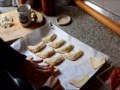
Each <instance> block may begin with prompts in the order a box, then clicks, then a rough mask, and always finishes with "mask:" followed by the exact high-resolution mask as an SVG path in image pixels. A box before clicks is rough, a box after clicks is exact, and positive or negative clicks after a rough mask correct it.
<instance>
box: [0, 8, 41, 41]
mask: <svg viewBox="0 0 120 90" xmlns="http://www.w3.org/2000/svg"><path fill="white" fill-rule="evenodd" d="M35 12H36V14H37V17H38V21H37V23H35V22H34V21H32V23H31V25H30V26H28V27H23V26H22V25H21V23H20V22H19V18H18V12H17V10H14V11H11V12H7V13H3V14H0V16H11V17H12V18H13V26H11V27H10V28H0V38H2V39H3V40H4V41H6V42H8V41H13V40H16V39H19V38H21V37H24V36H25V35H27V34H29V33H31V32H32V31H34V29H36V28H38V27H40V26H41V23H42V22H43V16H42V14H41V13H40V12H38V11H35Z"/></svg>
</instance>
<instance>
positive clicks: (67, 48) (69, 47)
mask: <svg viewBox="0 0 120 90" xmlns="http://www.w3.org/2000/svg"><path fill="white" fill-rule="evenodd" d="M73 48H74V46H73V45H72V44H70V43H67V44H66V45H64V46H63V47H60V48H58V49H55V51H56V52H59V53H62V54H64V53H68V52H70V51H71V50H72V49H73Z"/></svg>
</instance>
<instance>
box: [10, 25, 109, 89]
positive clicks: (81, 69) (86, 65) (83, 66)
mask: <svg viewBox="0 0 120 90" xmlns="http://www.w3.org/2000/svg"><path fill="white" fill-rule="evenodd" d="M52 33H56V34H57V38H56V39H55V40H58V39H64V40H66V41H67V42H70V43H71V44H73V45H74V50H77V49H81V50H83V51H84V55H83V57H82V58H80V59H78V60H77V61H70V60H67V59H65V61H64V62H62V63H61V64H60V65H58V66H57V67H58V68H59V70H60V72H61V74H59V75H58V76H57V77H58V78H59V80H60V82H61V84H62V86H63V88H64V89H65V90H70V89H72V90H78V89H79V88H76V87H75V86H73V85H71V84H70V83H69V79H71V78H75V79H78V78H81V77H82V76H83V75H86V74H88V75H89V78H91V77H92V76H93V75H94V74H95V73H96V72H97V71H98V69H99V68H100V67H99V68H97V69H96V70H95V69H93V68H92V66H91V64H90V62H89V57H90V56H93V57H95V58H106V60H108V58H109V57H108V56H107V55H105V54H103V53H101V52H99V51H97V50H95V49H93V48H91V47H90V46H88V45H86V44H84V43H82V42H81V41H79V40H78V39H76V38H74V37H72V36H70V35H69V34H67V33H66V32H64V31H63V30H61V29H60V28H58V27H57V26H55V25H53V24H49V23H47V24H46V25H44V26H42V27H41V28H38V29H37V30H35V31H34V32H33V33H31V34H29V35H27V36H25V37H23V38H21V39H19V40H17V41H16V42H14V43H13V44H12V45H11V46H12V47H13V48H14V49H15V50H17V51H19V52H20V53H22V54H25V55H27V56H29V55H31V56H33V57H34V59H35V60H36V59H40V58H39V57H37V56H36V55H35V54H34V53H32V52H30V51H29V50H27V46H28V45H36V44H37V43H39V42H40V41H41V39H42V38H43V37H45V36H48V35H49V34H52ZM48 48H49V47H48ZM74 50H73V51H74Z"/></svg>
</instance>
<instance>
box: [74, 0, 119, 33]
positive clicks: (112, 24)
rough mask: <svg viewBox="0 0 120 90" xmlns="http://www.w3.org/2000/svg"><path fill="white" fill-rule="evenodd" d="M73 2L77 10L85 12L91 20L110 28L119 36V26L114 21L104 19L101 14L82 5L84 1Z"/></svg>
mask: <svg viewBox="0 0 120 90" xmlns="http://www.w3.org/2000/svg"><path fill="white" fill-rule="evenodd" d="M74 2H75V3H76V5H77V6H78V7H79V8H81V9H83V10H84V11H85V12H87V13H88V14H89V15H91V16H92V17H93V18H95V19H96V20H98V21H99V22H100V23H102V24H103V25H105V26H107V27H108V28H110V29H111V30H112V31H114V32H115V33H116V34H118V35H120V25H119V24H117V23H116V22H114V21H112V20H110V19H109V18H107V17H105V16H104V15H102V14H101V13H99V12H97V11H95V10H94V9H92V8H91V7H89V6H88V5H86V4H85V3H84V1H82V0H74Z"/></svg>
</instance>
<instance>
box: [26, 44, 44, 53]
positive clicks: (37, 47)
mask: <svg viewBox="0 0 120 90" xmlns="http://www.w3.org/2000/svg"><path fill="white" fill-rule="evenodd" d="M45 47H46V44H45V43H43V42H40V43H38V44H37V45H34V46H28V47H27V48H28V50H30V51H32V52H34V53H36V52H39V51H41V50H43V49H44V48H45Z"/></svg>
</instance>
